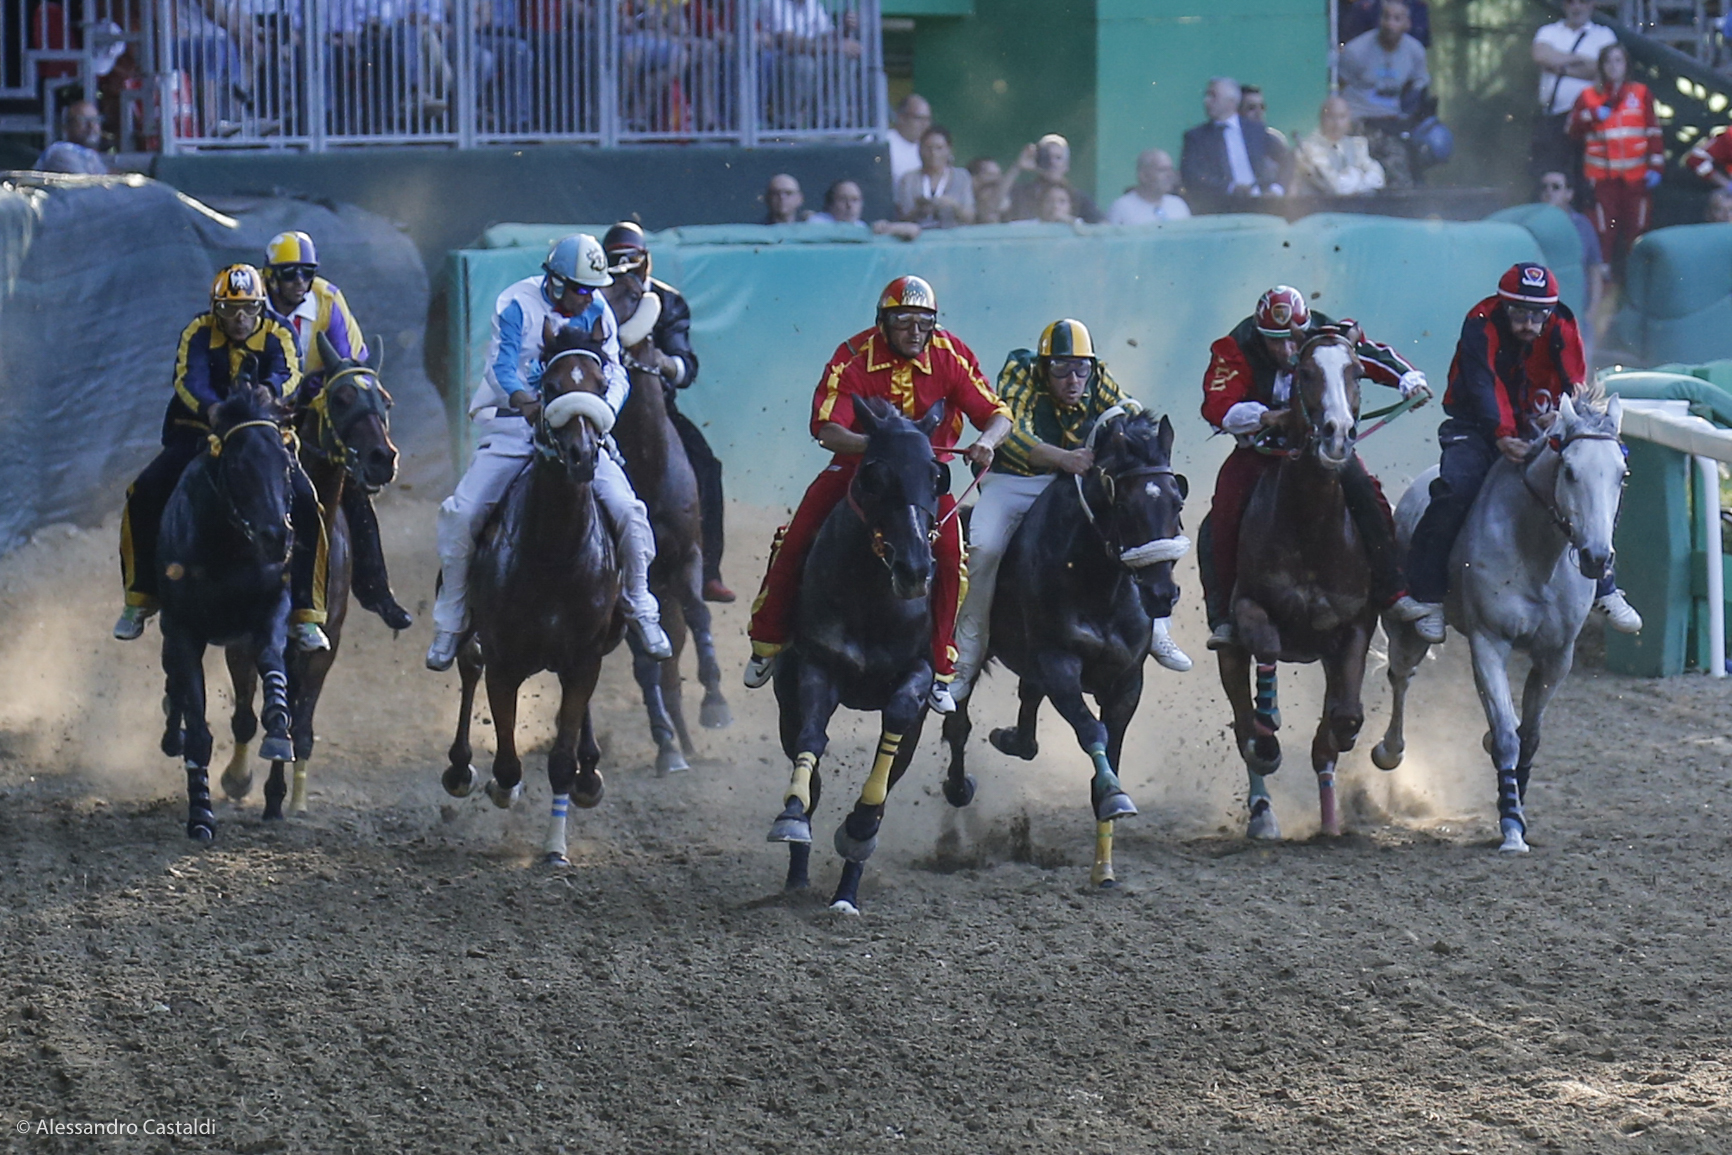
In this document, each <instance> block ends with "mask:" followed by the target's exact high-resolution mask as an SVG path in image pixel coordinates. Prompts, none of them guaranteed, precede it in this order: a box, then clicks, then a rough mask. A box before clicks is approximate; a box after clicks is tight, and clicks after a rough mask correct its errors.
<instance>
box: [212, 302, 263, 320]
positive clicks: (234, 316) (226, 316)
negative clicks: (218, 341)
mask: <svg viewBox="0 0 1732 1155" xmlns="http://www.w3.org/2000/svg"><path fill="white" fill-rule="evenodd" d="M212 311H213V312H214V313H216V315H217V316H218V317H221V318H222V319H223V320H225V321H233V320H248V319H251V320H257V319H258V317H259V314H261V313H263V312H264V311H265V306H264V303H263V302H261V301H218V302H217V303H216V305H215V306H214V307H213V309H212Z"/></svg>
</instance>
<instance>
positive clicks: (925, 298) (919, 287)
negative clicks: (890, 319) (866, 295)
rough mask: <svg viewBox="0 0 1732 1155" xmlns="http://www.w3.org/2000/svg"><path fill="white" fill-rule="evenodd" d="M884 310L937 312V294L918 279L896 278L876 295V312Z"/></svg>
mask: <svg viewBox="0 0 1732 1155" xmlns="http://www.w3.org/2000/svg"><path fill="white" fill-rule="evenodd" d="M886 309H930V310H931V311H932V312H934V313H936V312H938V294H937V293H934V292H933V291H932V286H931V285H929V284H927V283H926V282H925V281H924V280H922V279H921V278H919V277H897V278H896V279H895V280H894V281H891V282H890V283H889V284H888V285H885V286H884V291H883V292H882V293H880V294H878V312H879V313H883V312H884V311H885V310H886Z"/></svg>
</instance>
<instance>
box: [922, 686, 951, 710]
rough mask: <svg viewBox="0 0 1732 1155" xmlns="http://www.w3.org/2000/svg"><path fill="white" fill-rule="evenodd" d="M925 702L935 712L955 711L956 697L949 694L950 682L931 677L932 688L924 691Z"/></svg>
mask: <svg viewBox="0 0 1732 1155" xmlns="http://www.w3.org/2000/svg"><path fill="white" fill-rule="evenodd" d="M926 704H927V705H928V706H930V707H931V708H932V712H933V713H935V714H954V713H956V699H955V698H953V697H952V696H951V694H950V683H949V682H940V681H939V680H938V679H937V678H934V679H932V689H930V690H928V691H927V692H926Z"/></svg>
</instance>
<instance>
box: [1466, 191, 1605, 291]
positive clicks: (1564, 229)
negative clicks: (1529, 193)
mask: <svg viewBox="0 0 1732 1155" xmlns="http://www.w3.org/2000/svg"><path fill="white" fill-rule="evenodd" d="M1486 220H1488V221H1508V222H1509V223H1510V224H1512V225H1520V226H1521V227H1522V228H1524V229H1526V230H1527V231H1528V232H1530V233H1532V234H1533V235H1534V240H1535V241H1538V242H1539V246H1540V252H1542V253H1544V254H1545V261H1546V266H1547V267H1548V268H1550V269H1551V271H1552V272H1553V273H1554V274H1555V275H1556V276H1557V278H1558V296H1559V297H1560V298H1562V299H1563V302H1564V304H1566V305H1568V306H1569V307H1570V311H1571V312H1573V313H1575V314H1576V316H1578V317H1580V316H1582V310H1583V306H1584V305H1585V304H1586V302H1587V299H1588V278H1587V276H1586V274H1585V273H1583V271H1582V236H1581V234H1580V233H1578V232H1576V226H1575V225H1574V224H1573V223H1572V222H1571V221H1570V217H1569V214H1568V213H1566V212H1564V210H1563V209H1560V208H1557V207H1555V206H1553V205H1541V204H1531V205H1514V206H1511V207H1510V208H1507V209H1500V210H1499V211H1497V212H1495V213H1492V214H1491V215H1490V216H1489V217H1487V218H1486Z"/></svg>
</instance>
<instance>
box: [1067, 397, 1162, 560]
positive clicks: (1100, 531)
mask: <svg viewBox="0 0 1732 1155" xmlns="http://www.w3.org/2000/svg"><path fill="white" fill-rule="evenodd" d="M1129 414H1130V410H1128V409H1126V408H1125V407H1124V406H1123V405H1114V406H1113V407H1112V408H1111V409H1108V410H1107V411H1106V412H1104V413H1102V414H1101V415H1100V416H1099V417H1097V418H1095V421H1094V424H1093V425H1092V426H1090V427H1089V435H1088V438H1087V440H1085V441H1084V443H1083V444H1084V447H1085V448H1087V449H1089V450H1091V451H1092V450H1093V449H1094V447H1095V435H1096V434H1097V433H1099V432H1100V430H1101V427H1102V426H1104V425H1105V424H1106V423H1107V422H1108V421H1109V420H1110V419H1112V418H1114V417H1125V416H1128V415H1129ZM1092 472H1093V473H1094V475H1095V477H1097V478H1098V479H1099V480H1100V483H1101V488H1102V489H1103V490H1105V491H1106V495H1107V508H1108V510H1109V512H1110V511H1111V509H1112V507H1113V504H1114V503H1115V502H1116V501H1117V500H1118V487H1119V483H1120V482H1121V481H1135V480H1137V479H1138V478H1142V477H1173V478H1177V477H1178V476H1179V474H1178V471H1177V470H1175V469H1174V468H1173V467H1172V466H1171V465H1138V466H1134V467H1132V468H1130V469H1126V470H1122V471H1120V472H1118V473H1108V472H1107V471H1106V470H1105V469H1102V468H1101V467H1100V466H1098V465H1097V466H1095V468H1094V469H1093V471H1092ZM1071 477H1072V478H1074V479H1075V481H1076V499H1077V503H1078V504H1079V505H1081V506H1082V511H1083V516H1084V517H1085V518H1087V519H1088V523H1089V526H1090V528H1092V529H1093V530H1094V531H1095V536H1096V537H1098V538H1100V540H1101V545H1102V546H1103V547H1105V549H1106V551H1107V556H1108V557H1109V558H1111V559H1112V560H1113V561H1114V562H1116V563H1118V564H1120V565H1125V564H1126V563H1125V560H1124V558H1125V555H1126V553H1130V552H1135V549H1137V548H1141V547H1133V549H1132V550H1128V551H1127V550H1126V549H1125V548H1124V543H1123V542H1115V541H1114V540H1113V539H1112V537H1111V536H1110V535H1109V534H1108V533H1107V530H1106V527H1104V526H1103V525H1101V522H1100V519H1099V518H1097V517H1096V516H1095V511H1094V509H1093V507H1091V506H1090V505H1089V498H1088V491H1087V490H1085V489H1084V488H1083V475H1082V474H1080V473H1073V474H1071ZM1102 516H1105V515H1102ZM1167 540H1171V541H1178V540H1183V539H1182V538H1170V539H1167ZM1145 544H1148V543H1145ZM1186 546H1187V548H1188V547H1189V542H1188V541H1187V542H1186ZM1181 552H1182V551H1181Z"/></svg>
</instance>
